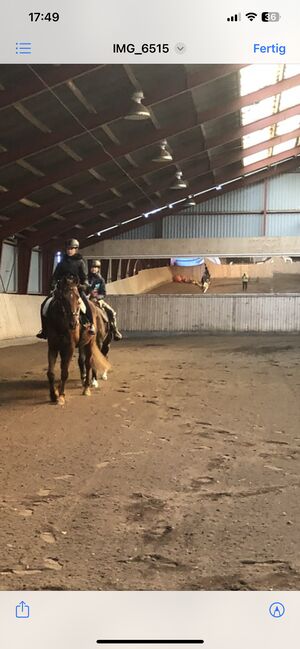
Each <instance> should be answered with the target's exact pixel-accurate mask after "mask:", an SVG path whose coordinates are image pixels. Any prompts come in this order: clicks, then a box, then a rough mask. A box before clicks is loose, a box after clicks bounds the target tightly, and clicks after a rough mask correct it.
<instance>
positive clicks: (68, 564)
mask: <svg viewBox="0 0 300 649" xmlns="http://www.w3.org/2000/svg"><path fill="white" fill-rule="evenodd" d="M111 361H112V363H113V371H112V372H111V375H110V379H109V381H108V382H107V383H103V382H102V384H101V389H100V390H99V391H95V392H94V393H93V396H92V397H91V398H87V397H83V396H81V387H80V385H79V381H78V373H77V368H76V366H75V363H74V364H73V367H72V373H71V380H70V382H69V389H68V402H67V405H66V406H65V407H64V408H61V407H59V406H55V405H51V404H50V403H48V401H47V386H46V382H45V379H44V375H45V368H46V345H45V344H43V343H38V344H35V345H31V346H21V347H10V348H7V349H1V350H0V375H1V377H2V378H1V382H0V390H1V410H0V413H1V431H0V439H1V460H0V548H1V560H0V588H1V589H29V590H31V589H120V590H122V589H174V590H180V589H238V590H239V589H276V590H277V589H282V590H285V589H300V557H299V547H300V517H299V491H300V477H299V475H300V432H299V415H300V406H299V390H300V341H299V338H298V337H297V336H269V335H268V336H235V337H230V336H201V337H180V338H175V337H172V338H171V339H167V338H155V339H144V340H125V341H123V342H122V343H120V344H118V345H117V344H115V346H114V348H113V351H112V354H111ZM4 377H5V378H4Z"/></svg>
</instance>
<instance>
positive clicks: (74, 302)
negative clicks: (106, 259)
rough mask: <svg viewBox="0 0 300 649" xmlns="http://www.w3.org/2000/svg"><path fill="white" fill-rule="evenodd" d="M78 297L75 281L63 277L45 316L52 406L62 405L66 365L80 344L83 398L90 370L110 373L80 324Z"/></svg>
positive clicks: (107, 364) (94, 318)
mask: <svg viewBox="0 0 300 649" xmlns="http://www.w3.org/2000/svg"><path fill="white" fill-rule="evenodd" d="M80 305H81V297H80V293H79V284H78V281H77V279H76V278H74V277H72V276H70V277H63V279H62V280H60V282H59V284H58V287H57V289H56V291H55V294H54V298H53V300H52V302H51V304H50V305H49V309H48V313H47V331H48V372H47V376H48V380H49V388H50V399H51V401H52V402H53V403H58V404H60V405H63V404H64V403H65V384H66V381H67V379H68V376H69V365H70V362H71V360H72V357H73V354H74V351H75V348H76V347H78V345H79V343H80V344H81V345H83V347H84V349H85V367H86V377H85V384H84V390H83V394H84V395H87V396H89V395H90V393H91V392H90V376H91V368H92V367H95V368H97V369H100V368H101V369H102V371H103V368H104V369H109V367H110V365H109V363H108V362H107V361H106V360H105V358H104V357H103V356H102V354H101V353H100V352H99V350H98V348H97V345H96V342H95V336H93V335H91V334H90V333H89V332H88V330H87V328H85V327H82V326H81V324H80ZM91 309H92V314H93V321H94V324H95V322H96V315H95V307H94V305H92V304H91ZM58 354H60V358H61V377H60V383H59V386H58V389H57V388H56V387H55V373H54V371H55V363H56V360H57V356H58Z"/></svg>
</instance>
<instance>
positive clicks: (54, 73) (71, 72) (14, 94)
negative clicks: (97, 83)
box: [0, 65, 103, 109]
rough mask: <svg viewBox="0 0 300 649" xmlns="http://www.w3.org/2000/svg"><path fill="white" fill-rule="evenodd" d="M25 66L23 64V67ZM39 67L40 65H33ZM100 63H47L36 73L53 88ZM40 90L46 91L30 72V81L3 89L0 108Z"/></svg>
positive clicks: (0, 96)
mask: <svg viewBox="0 0 300 649" xmlns="http://www.w3.org/2000/svg"><path fill="white" fill-rule="evenodd" d="M24 67H26V70H27V66H23V65H22V68H23V69H24ZM33 67H37V68H39V67H41V66H33ZM101 67H103V66H101V65H60V66H55V65H49V69H48V70H44V71H43V72H42V71H41V70H39V69H37V72H38V74H39V75H40V76H41V77H42V78H43V79H44V81H45V83H46V84H47V85H48V86H50V88H55V87H56V86H59V85H61V84H63V83H65V81H68V80H69V79H77V78H78V77H81V76H82V75H83V74H86V73H87V72H90V71H91V70H95V69H96V68H101ZM41 92H47V89H46V88H45V86H44V85H43V83H42V82H41V81H40V79H38V77H36V76H35V74H33V73H32V79H31V81H29V82H28V81H26V83H19V84H17V85H15V86H14V87H13V88H7V89H4V90H3V91H2V92H1V94H0V109H2V108H9V107H10V106H12V105H13V104H15V103H16V102H18V101H24V100H25V99H31V98H32V97H34V96H36V95H39V94H40V93H41Z"/></svg>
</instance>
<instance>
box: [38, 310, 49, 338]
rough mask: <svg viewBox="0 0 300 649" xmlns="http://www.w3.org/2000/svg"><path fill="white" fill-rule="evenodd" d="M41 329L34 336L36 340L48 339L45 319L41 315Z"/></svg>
mask: <svg viewBox="0 0 300 649" xmlns="http://www.w3.org/2000/svg"><path fill="white" fill-rule="evenodd" d="M41 319H42V329H41V331H40V332H39V333H38V334H36V338H40V339H41V340H47V337H48V332H47V318H46V317H45V316H44V315H42V318H41Z"/></svg>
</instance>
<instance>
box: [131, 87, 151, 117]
mask: <svg viewBox="0 0 300 649" xmlns="http://www.w3.org/2000/svg"><path fill="white" fill-rule="evenodd" d="M142 99H144V93H143V92H142V91H140V92H134V93H133V95H132V97H131V107H130V109H129V111H128V113H127V115H125V119H128V120H133V121H139V120H143V119H149V118H150V117H151V115H150V111H149V109H148V108H147V106H144V105H143V104H142Z"/></svg>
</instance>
